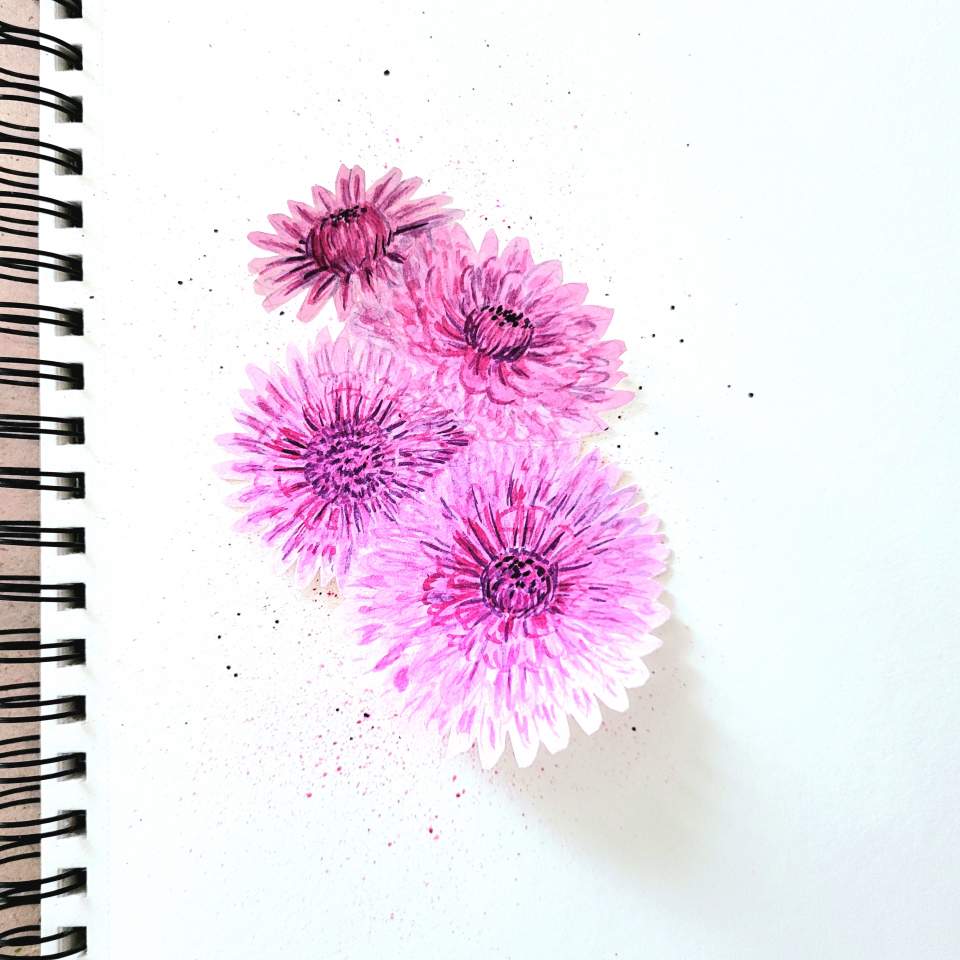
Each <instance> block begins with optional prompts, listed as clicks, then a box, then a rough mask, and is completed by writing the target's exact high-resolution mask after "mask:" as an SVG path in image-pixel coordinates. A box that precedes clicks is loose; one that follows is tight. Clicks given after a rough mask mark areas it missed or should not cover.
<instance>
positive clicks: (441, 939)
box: [46, 0, 960, 960]
mask: <svg viewBox="0 0 960 960" xmlns="http://www.w3.org/2000/svg"><path fill="white" fill-rule="evenodd" d="M86 6H87V8H89V9H88V11H87V13H88V16H87V18H86V20H85V24H84V25H83V26H82V27H78V28H77V29H82V30H84V31H85V36H87V37H88V41H87V42H88V43H89V48H88V57H87V77H86V79H85V81H84V82H85V83H87V84H88V92H87V93H86V100H85V107H86V114H87V122H86V124H85V131H84V133H83V136H84V137H85V138H87V139H88V140H89V141H90V151H91V152H90V162H89V163H88V164H87V174H86V175H85V176H84V178H83V183H84V185H85V187H84V189H86V190H88V191H89V199H88V203H87V227H86V230H85V247H84V250H85V262H86V271H87V278H88V279H87V281H86V283H85V285H84V296H87V297H92V298H94V299H90V300H88V301H87V305H88V323H87V329H88V331H89V333H88V337H87V343H86V347H85V350H86V354H87V383H88V388H87V390H86V396H85V400H84V403H85V409H86V415H87V420H88V424H87V435H88V438H89V439H88V444H87V447H86V450H85V451H84V453H83V456H84V457H85V458H86V461H85V462H86V463H87V464H88V466H87V482H88V490H89V492H88V498H87V501H86V504H85V508H86V516H87V523H88V528H89V529H88V535H87V541H88V555H87V557H86V558H85V559H84V561H83V562H84V564H85V565H86V568H87V569H88V570H89V574H88V579H89V583H88V594H89V599H88V609H87V611H86V612H85V613H84V614H82V615H80V614H78V615H77V616H78V617H82V622H83V623H84V624H85V627H84V629H86V631H87V633H88V637H87V639H88V659H89V666H88V668H87V670H86V674H85V676H86V679H85V681H84V683H85V687H86V691H87V694H88V697H89V702H88V710H89V716H90V719H89V720H88V722H87V723H86V725H85V730H84V733H83V738H84V740H85V742H86V745H87V749H88V751H89V776H88V779H87V782H86V784H85V785H83V786H82V787H77V788H76V789H77V790H79V791H80V795H81V797H82V799H83V802H85V803H86V804H87V806H88V809H89V835H88V837H87V839H86V840H85V841H82V842H80V841H77V842H73V841H72V843H73V844H74V845H73V846H72V847H70V848H67V849H65V850H62V851H58V850H57V848H52V849H53V850H54V851H56V852H52V853H49V854H48V855H47V856H49V857H51V858H54V859H56V858H59V860H58V862H63V863H64V864H65V863H67V862H69V861H70V860H71V858H73V857H74V856H75V855H76V856H82V857H83V858H85V859H86V863H87V866H88V870H89V890H88V894H87V895H86V897H85V898H84V899H83V900H81V901H75V902H74V901H71V902H70V903H67V902H66V900H65V901H64V902H63V903H60V902H54V903H52V904H51V906H50V908H49V910H48V911H47V914H46V917H47V922H48V923H52V924H56V923H57V922H58V921H59V919H60V917H62V916H66V915H69V918H70V919H78V918H79V919H80V920H83V921H85V922H86V923H87V924H88V925H89V928H90V929H89V939H90V955H91V956H92V957H111V958H121V957H130V956H135V957H138V958H143V960H148V958H154V957H156V958H160V957H164V958H166V957H170V956H174V955H176V956H179V957H184V958H188V957H189V958H192V957H196V958H201V957H204V958H206V957H237V958H241V957H242V958H253V957H262V956H268V955H269V956H273V955H283V956H289V957H295V958H300V957H318V958H320V957H322V958H325V960H326V958H341V957H342V958H367V957H369V958H376V957H385V956H386V957H393V958H398V960H400V958H415V957H423V956H428V957H429V956H436V957H444V958H449V960H468V958H503V960H506V958H520V960H528V958H536V957H557V958H574V957H591V958H615V957H619V958H634V957H650V958H653V957H656V958H665V960H667V958H669V960H674V958H676V960H689V958H694V957H704V958H711V960H728V958H729V960H734V958H736V960H753V958H755V960H770V958H772V957H777V958H784V960H807V958H810V957H824V958H836V960H841V958H842V960H849V958H855V957H863V958H870V960H881V958H891V960H893V958H898V960H899V958H903V957H906V956H909V957H913V958H920V957H924V958H927V957H929V958H935V957H944V956H947V955H948V954H949V953H950V949H951V948H950V945H951V944H955V943H956V942H957V940H958V937H960V927H958V921H957V914H956V911H955V909H954V907H955V900H956V891H957V885H958V881H960V864H958V852H957V849H958V848H957V839H958V838H957V827H956V822H957V821H956V815H955V798H956V795H957V789H958V786H960V783H958V769H960V767H958V760H960V756H958V748H957V742H956V728H957V722H958V720H960V709H958V705H957V697H956V692H955V686H956V684H955V677H956V675H957V668H958V666H960V662H958V660H960V657H958V650H957V644H956V637H957V627H958V617H957V613H956V605H955V600H954V598H955V595H956V586H955V580H956V569H957V561H958V543H960V529H958V512H957V496H956V492H955V488H956V481H955V478H956V475H957V468H958V466H960V463H958V460H960V457H958V453H957V442H956V417H955V415H956V412H957V401H956V369H955V368H956V358H957V350H958V348H960V333H958V326H957V322H956V315H957V309H956V308H957V305H958V304H957V293H956V253H957V240H958V236H957V223H958V217H957V214H958V210H957V175H956V169H957V163H956V160H957V146H958V134H957V127H956V124H955V122H954V118H955V117H956V116H957V113H958V110H957V108H958V103H957V91H958V89H960V86H958V82H957V81H958V77H957V68H956V55H955V54H956V50H955V42H954V40H953V38H954V37H955V36H956V31H957V28H958V26H960V24H958V23H957V14H956V10H955V9H954V8H952V7H950V6H949V5H947V4H940V3H935V2H923V3H919V4H911V5H907V4H896V3H881V4H879V5H877V4H875V5H872V6H870V7H869V9H868V8H866V7H864V5H863V4H857V3H840V4H837V3H814V4H809V3H807V4H795V5H794V4H755V3H745V2H734V3H727V4H709V3H693V2H681V3H672V4H666V3H663V4H644V5H640V6H638V5H635V4H620V3H611V2H596V3H591V4H588V5H583V4H575V3H569V2H561V3H556V2H554V3H550V4H547V3H543V4H534V3H523V2H520V3H516V2H514V3H505V2H498V0H490V2H487V3H484V4H481V5H476V6H473V7H464V6H462V5H456V4H437V3H432V2H429V0H422V2H420V3H417V4H408V3H404V2H390V3H386V2H385V3H373V2H359V3H351V4H344V5H332V4H318V3H307V2H294V0H287V2H282V3H277V4H273V5H263V4H254V3H249V2H240V3H237V2H233V3H226V2H219V0H218V2H206V3H202V4H200V3H187V2H184V0H170V2H167V3H164V4H159V5H156V4H155V5H149V6H146V5H142V4H131V3H126V2H118V0H107V2H104V3H103V4H101V5H98V4H87V5H86ZM341 162H344V163H347V164H352V163H359V164H361V165H363V166H364V167H365V168H366V170H367V172H368V175H369V176H371V177H372V176H375V175H376V174H377V173H378V171H381V170H385V169H387V168H388V167H390V166H394V165H396V166H398V167H400V168H401V169H402V170H403V172H404V174H405V175H409V176H414V175H416V176H421V177H423V178H424V181H425V188H424V190H425V192H426V191H429V192H444V193H449V194H450V195H451V196H452V197H453V198H454V202H455V204H456V206H458V207H460V208H462V209H463V210H465V212H466V215H465V217H464V220H463V223H464V225H465V227H466V228H467V229H468V231H469V232H470V234H471V236H473V238H474V239H475V240H476V241H477V242H479V240H480V239H481V237H482V235H483V232H484V231H485V230H486V229H487V228H490V227H492V228H494V229H495V230H496V231H497V232H498V234H499V235H500V236H501V238H503V239H506V238H509V237H510V236H513V235H518V234H519V235H523V236H526V237H528V238H529V240H530V243H531V245H532V248H533V252H534V256H535V257H536V258H537V259H543V260H545V259H554V258H559V259H561V260H562V261H563V264H564V270H565V276H566V277H567V278H569V279H571V280H577V281H583V282H586V283H588V284H589V285H590V290H591V295H590V298H589V300H590V302H593V303H598V304H600V305H604V306H612V307H614V308H615V311H616V312H615V315H614V321H613V324H612V326H611V329H610V333H609V335H610V336H613V337H620V338H623V339H624V340H625V341H626V342H627V352H626V354H625V356H624V364H625V367H626V369H627V370H628V373H629V379H628V381H627V382H628V385H629V386H630V387H631V389H634V390H635V391H636V394H637V397H636V400H635V401H634V402H633V403H632V404H631V406H629V407H628V408H626V409H625V410H624V411H623V413H622V418H621V419H618V418H617V417H616V415H613V416H612V417H611V418H610V424H611V428H610V430H609V431H608V432H607V433H605V434H604V435H603V436H602V437H599V438H596V439H594V440H592V441H591V442H592V443H595V444H596V445H597V446H599V447H600V448H601V449H602V450H603V451H604V452H605V453H606V454H608V455H609V456H610V457H611V458H612V459H614V460H615V461H616V462H618V463H619V464H620V465H622V466H623V467H624V468H625V469H626V470H628V471H629V473H630V475H631V477H632V478H633V479H634V480H635V481H636V482H638V483H639V484H640V486H641V487H642V489H643V491H644V493H645V495H646V497H647V499H648V501H649V503H650V504H651V506H652V508H653V509H654V510H655V512H656V513H657V514H658V515H659V516H660V517H662V518H663V520H664V528H665V531H666V533H667V536H668V538H669V543H670V546H671V549H672V551H673V556H672V559H671V564H670V573H669V575H668V577H667V580H666V582H667V590H668V602H669V605H670V607H671V609H672V611H673V616H672V619H671V620H670V621H669V622H668V623H667V624H666V625H665V626H664V627H662V628H660V629H659V630H658V635H659V636H660V637H661V639H662V640H663V647H662V649H661V650H660V651H658V652H657V653H655V654H654V655H652V656H651V657H650V658H649V663H650V666H651V667H652V669H653V671H654V673H653V676H652V678H651V679H650V681H649V682H648V684H647V685H646V686H645V687H644V688H642V689H640V690H637V691H635V692H633V693H632V695H631V706H630V709H629V710H628V711H627V712H626V713H625V714H615V713H612V712H610V711H606V710H605V711H604V718H605V721H604V726H603V728H602V729H601V730H600V731H599V732H598V733H597V734H595V735H594V736H592V737H589V738H588V737H586V736H585V735H583V734H582V733H579V732H576V733H574V734H573V736H572V742H571V745H570V746H569V748H568V749H567V750H565V751H563V752H562V753H559V754H557V755H555V756H553V755H550V754H548V753H546V752H545V751H541V753H540V754H539V755H538V757H537V760H536V762H535V763H534V765H533V766H532V767H531V768H529V769H526V770H518V769H517V767H516V764H515V762H514V760H513V759H512V757H509V756H505V757H504V759H503V760H502V761H501V763H500V764H499V765H498V766H497V767H496V768H495V770H494V771H493V772H483V771H481V770H480V767H479V764H478V762H477V760H476V757H475V755H474V754H470V755H467V756H463V757H460V758H457V759H454V760H447V759H444V756H443V751H442V749H441V747H440V745H439V744H438V743H437V742H436V740H435V738H434V737H433V736H432V735H431V734H428V733H425V732H422V731H420V730H418V729H417V728H415V727H412V726H409V725H407V724H404V723H402V722H400V721H398V720H397V719H396V718H395V717H394V716H393V714H392V712H391V710H390V708H389V707H388V705H387V704H385V703H383V702H382V701H380V700H379V699H377V698H376V697H375V696H374V695H373V694H372V693H371V692H369V691H368V689H367V687H366V686H365V683H364V681H363V680H362V679H361V680H358V679H357V677H356V675H355V673H354V672H353V671H354V667H353V666H352V657H353V650H352V644H353V638H352V634H351V624H350V623H349V622H348V619H347V617H346V615H345V613H344V608H343V605H342V603H341V602H340V601H339V600H338V599H337V598H335V597H331V596H327V595H325V593H324V592H323V591H317V590H313V591H304V590H303V589H301V588H300V587H298V586H297V585H296V583H295V582H294V581H293V580H292V579H291V578H290V577H281V576H278V575H277V573H276V570H275V568H274V565H273V560H272V557H271V556H270V554H269V553H268V552H267V551H266V550H265V549H263V548H262V546H261V545H260V544H259V543H257V542H255V541H254V540H253V539H252V538H250V537H248V536H245V535H241V534H237V533H235V532H233V530H232V524H233V523H234V521H235V520H236V518H237V514H236V513H235V512H234V511H233V510H232V509H231V508H229V507H227V506H226V505H225V499H226V496H227V495H228V493H229V492H230V491H229V485H228V484H227V483H226V482H225V481H223V480H222V479H220V478H219V477H218V476H217V475H216V474H215V472H214V465H215V464H216V463H218V462H220V461H221V460H223V459H224V456H223V453H222V451H220V450H219V449H218V448H217V447H216V445H215V443H214V437H215V436H217V435H218V434H221V433H223V432H225V431H228V430H230V429H231V428H232V419H231V415H230V412H231V409H232V408H234V407H235V406H236V405H237V404H238V399H239V398H238V390H239V389H240V388H242V387H244V386H246V377H245V375H244V368H245V366H246V365H247V364H248V363H256V364H258V365H266V364H269V363H271V362H274V361H280V360H282V358H283V356H284V353H285V351H286V348H287V345H288V343H290V342H294V343H298V344H301V345H302V344H305V343H306V342H307V341H308V340H309V339H311V338H312V336H313V335H314V334H315V331H316V328H317V326H318V325H319V324H322V323H327V324H329V325H330V326H331V327H332V328H334V329H336V328H337V327H338V324H337V322H336V320H335V319H334V318H333V312H332V309H328V310H327V311H325V312H324V314H323V315H322V316H321V317H320V318H319V319H318V320H316V321H314V322H313V323H312V324H309V325H304V324H301V323H300V322H298V321H297V320H296V319H295V317H294V314H295V311H296V304H295V302H294V303H291V304H290V305H288V307H287V308H285V310H284V313H283V314H282V315H280V314H279V313H273V314H269V315H268V314H267V313H265V312H264V310H263V309H262V307H261V304H260V298H259V297H257V296H256V294H255V293H254V292H253V290H252V278H251V277H250V275H249V274H248V271H247V262H248V261H249V260H250V259H251V258H252V257H254V256H258V255H262V254H261V253H258V251H256V250H255V248H254V247H253V246H252V245H251V244H250V243H249V242H248V240H247V238H246V235H247V233H248V232H249V231H251V230H265V229H267V223H266V217H267V215H268V214H270V213H274V212H278V211H282V210H283V209H284V206H285V203H286V201H287V200H288V199H304V200H306V199H309V188H310V187H311V186H312V185H313V184H314V183H320V184H324V185H327V186H330V185H331V183H332V181H333V178H334V176H335V174H336V171H337V168H338V166H339V165H340V163H341ZM641 387H642V389H640V388H641ZM58 560H59V558H54V559H53V560H51V562H52V563H56V562H58ZM71 682H72V681H71ZM366 714H369V717H367V716H366Z"/></svg>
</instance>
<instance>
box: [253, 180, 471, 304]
mask: <svg viewBox="0 0 960 960" xmlns="http://www.w3.org/2000/svg"><path fill="white" fill-rule="evenodd" d="M421 182H422V181H421V180H420V179H419V178H417V177H414V178H412V179H409V180H403V179H402V178H401V173H400V171H399V170H397V169H396V168H394V169H392V170H390V171H389V172H388V173H386V174H384V176H382V177H381V178H380V179H379V180H378V181H377V182H376V183H375V184H373V186H372V187H370V188H369V189H367V188H366V187H365V185H364V173H363V170H362V169H361V168H360V167H354V168H353V169H352V170H351V169H348V168H347V167H345V166H341V167H340V171H339V173H338V174H337V182H336V184H335V188H334V192H333V193H331V192H330V191H329V190H327V189H325V188H324V187H321V186H315V187H314V188H313V206H310V205H309V204H306V203H299V202H297V201H295V200H291V201H290V202H289V203H288V204H287V206H288V207H289V209H290V216H289V217H287V216H284V215H283V214H280V213H277V214H273V215H272V216H270V217H268V218H267V219H268V220H269V221H270V225H271V226H272V227H273V229H274V230H275V231H276V233H258V232H255V233H251V234H250V240H251V241H252V242H253V243H255V244H256V245H257V246H258V247H261V248H263V249H264V250H269V251H270V253H271V254H272V256H269V257H264V258H261V259H257V260H253V261H251V263H250V270H251V272H252V273H255V274H257V280H256V282H255V283H254V289H255V290H256V291H257V293H260V294H263V295H264V301H263V305H264V306H265V307H266V308H267V309H268V310H273V309H274V308H275V307H279V306H280V305H281V304H282V303H286V301H287V300H289V299H290V298H291V297H293V296H295V295H296V294H297V293H299V292H300V291H301V290H306V291H307V295H306V297H305V298H304V300H303V303H302V304H301V306H300V309H299V311H298V313H297V316H298V317H299V318H300V319H301V320H311V319H313V317H315V316H316V315H317V314H318V313H319V312H320V309H321V308H322V307H323V305H324V304H325V303H326V301H327V300H328V299H329V298H330V297H331V296H334V294H336V297H335V302H336V305H337V309H338V311H340V312H341V313H342V312H343V311H345V310H346V308H347V306H348V304H349V303H350V301H351V298H352V297H353V296H354V295H355V291H356V288H357V287H361V288H363V289H365V290H367V291H373V290H375V289H377V288H378V287H379V286H381V285H382V284H383V283H385V282H391V281H392V280H393V279H394V278H395V277H397V276H399V273H398V271H397V267H398V265H399V264H401V263H402V262H403V257H404V250H405V249H406V247H407V246H408V245H409V242H410V241H411V239H412V238H413V237H415V236H417V235H419V234H422V233H423V232H425V231H427V230H429V229H430V228H432V227H434V226H436V225H437V224H439V223H443V222H445V221H447V220H451V219H453V218H454V217H457V216H460V211H459V210H449V209H445V205H446V204H447V203H449V199H450V198H449V197H445V196H434V197H424V198H422V199H419V200H415V199H413V194H414V193H415V192H416V191H417V188H418V187H419V186H420V184H421Z"/></svg>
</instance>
